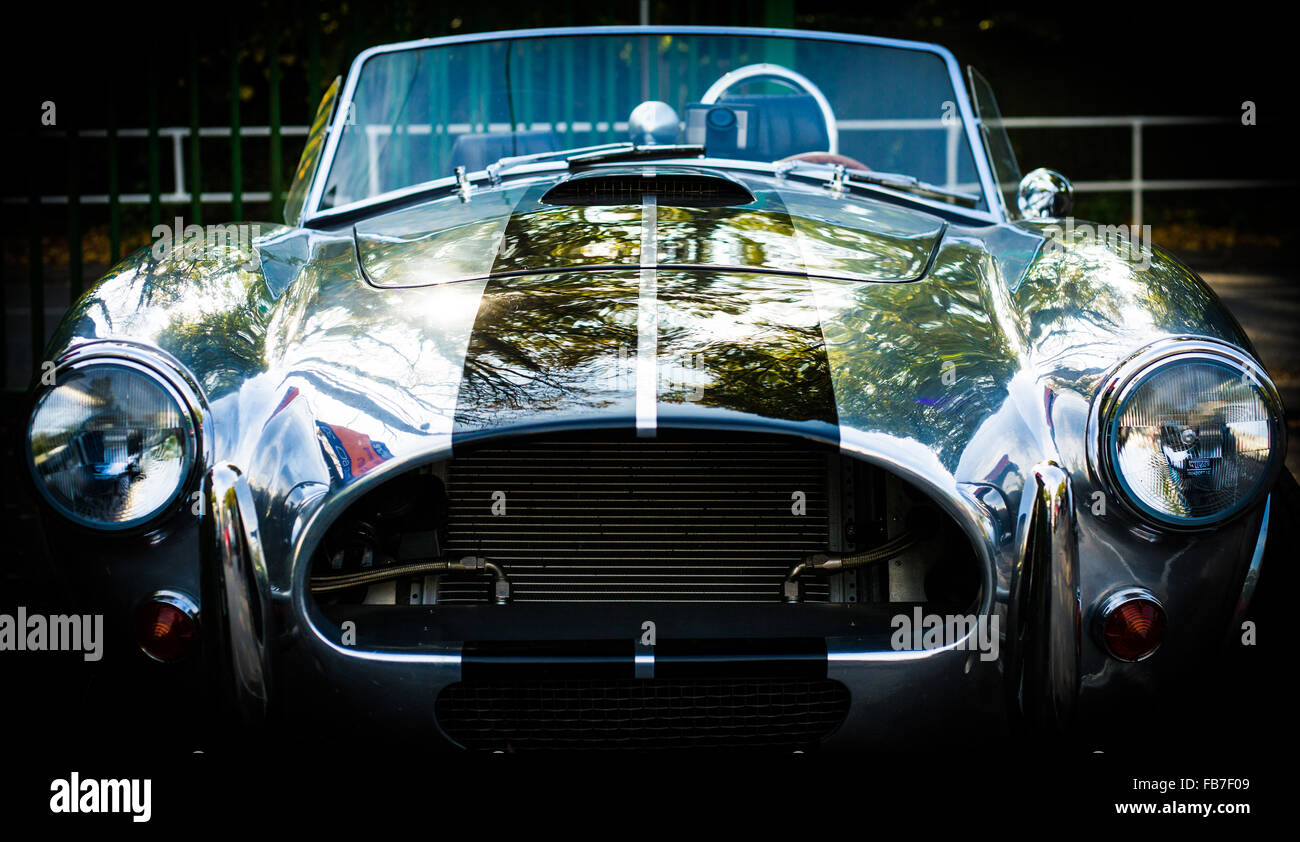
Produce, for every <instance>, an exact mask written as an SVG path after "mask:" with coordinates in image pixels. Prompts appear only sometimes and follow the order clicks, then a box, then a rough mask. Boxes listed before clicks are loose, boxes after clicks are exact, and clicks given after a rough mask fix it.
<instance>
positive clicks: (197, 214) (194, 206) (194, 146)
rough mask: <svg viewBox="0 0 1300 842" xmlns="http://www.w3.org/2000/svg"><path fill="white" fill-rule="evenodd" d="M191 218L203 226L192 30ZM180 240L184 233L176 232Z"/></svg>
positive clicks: (196, 55) (196, 62) (196, 66)
mask: <svg viewBox="0 0 1300 842" xmlns="http://www.w3.org/2000/svg"><path fill="white" fill-rule="evenodd" d="M189 188H190V216H191V217H193V219H192V220H191V222H192V223H193V224H194V225H202V224H203V170H202V168H201V166H200V161H199V45H198V42H197V38H196V36H195V33H194V30H193V28H191V30H190V183H189ZM174 236H175V237H176V238H177V239H180V238H181V237H182V236H183V232H181V231H176V232H174Z"/></svg>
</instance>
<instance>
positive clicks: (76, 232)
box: [68, 118, 82, 304]
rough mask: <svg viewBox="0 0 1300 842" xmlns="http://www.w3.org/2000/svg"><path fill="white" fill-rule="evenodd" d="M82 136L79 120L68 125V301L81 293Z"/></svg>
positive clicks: (73, 299) (72, 120)
mask: <svg viewBox="0 0 1300 842" xmlns="http://www.w3.org/2000/svg"><path fill="white" fill-rule="evenodd" d="M80 141H81V138H80V136H79V135H78V132H77V120H76V119H75V118H74V119H70V120H69V126H68V303H69V304H71V303H72V302H74V301H76V300H77V296H79V295H81V280H82V279H81V142H80Z"/></svg>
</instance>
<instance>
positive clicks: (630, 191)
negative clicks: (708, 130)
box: [542, 175, 754, 208]
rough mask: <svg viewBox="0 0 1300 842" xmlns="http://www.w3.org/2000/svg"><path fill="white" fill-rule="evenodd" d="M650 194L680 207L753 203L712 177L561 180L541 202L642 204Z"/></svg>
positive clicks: (734, 186) (738, 188) (731, 184)
mask: <svg viewBox="0 0 1300 842" xmlns="http://www.w3.org/2000/svg"><path fill="white" fill-rule="evenodd" d="M647 195H651V196H654V197H655V202H656V204H659V205H663V206H665V207H678V208H721V207H729V206H735V205H748V204H751V203H752V202H753V201H754V197H753V196H752V195H751V194H750V192H749V191H748V190H746V189H745V188H744V187H742V186H741V185H739V184H737V183H736V182H734V181H731V180H730V179H726V178H720V177H718V176H713V175H658V176H655V177H653V178H646V177H643V176H640V175H602V176H588V177H580V178H571V179H569V180H568V181H562V182H560V183H559V184H557V185H555V186H554V187H552V188H551V189H550V190H549V191H547V193H546V195H545V196H543V197H542V202H543V203H544V204H548V205H572V206H578V207H591V206H601V205H639V204H641V203H642V202H643V201H645V197H646V196H647Z"/></svg>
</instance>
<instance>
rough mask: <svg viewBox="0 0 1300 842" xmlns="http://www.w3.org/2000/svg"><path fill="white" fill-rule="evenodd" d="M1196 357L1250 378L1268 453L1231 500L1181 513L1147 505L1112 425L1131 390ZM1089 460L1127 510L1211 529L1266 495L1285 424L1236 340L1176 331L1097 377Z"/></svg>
mask: <svg viewBox="0 0 1300 842" xmlns="http://www.w3.org/2000/svg"><path fill="white" fill-rule="evenodd" d="M1188 362H1193V363H1194V362H1200V363H1207V364H1210V365H1214V366H1219V367H1223V368H1225V369H1228V370H1230V371H1232V372H1234V374H1235V376H1236V377H1238V378H1241V380H1242V382H1243V383H1248V384H1250V385H1251V386H1252V387H1253V388H1255V389H1256V390H1257V391H1258V392H1259V397H1260V398H1261V400H1262V401H1263V403H1264V405H1265V406H1266V407H1267V409H1268V413H1269V419H1268V435H1269V448H1270V450H1269V455H1268V463H1267V465H1266V466H1265V468H1264V470H1263V471H1262V472H1261V475H1260V478H1259V479H1258V481H1257V483H1256V486H1255V488H1254V489H1252V490H1251V491H1250V493H1248V494H1246V495H1244V496H1243V497H1242V498H1241V499H1239V500H1237V501H1236V502H1235V503H1233V504H1232V505H1230V506H1227V507H1225V508H1224V509H1222V510H1221V511H1218V512H1215V513H1214V514H1211V515H1206V516H1200V517H1180V516H1177V515H1173V514H1170V513H1167V512H1161V511H1159V510H1156V509H1154V508H1152V507H1151V506H1148V505H1146V504H1145V503H1143V501H1142V500H1141V499H1140V497H1139V495H1138V494H1136V493H1134V492H1133V491H1132V490H1131V488H1130V485H1129V483H1128V482H1127V481H1126V480H1125V478H1124V476H1123V475H1122V473H1121V472H1120V470H1119V468H1118V466H1117V465H1116V461H1117V451H1116V438H1117V437H1116V428H1117V424H1118V420H1119V416H1120V414H1121V411H1122V410H1123V409H1124V408H1125V407H1126V405H1127V403H1128V400H1129V398H1130V397H1131V396H1132V395H1133V394H1134V393H1135V392H1136V390H1137V389H1138V388H1139V387H1141V386H1143V385H1145V384H1146V383H1147V382H1148V381H1150V380H1151V379H1152V378H1153V377H1154V376H1155V375H1157V374H1160V373H1163V372H1166V371H1168V370H1169V369H1170V368H1171V367H1173V366H1176V365H1180V364H1184V363H1188ZM1087 448H1088V463H1089V467H1090V468H1091V470H1092V473H1093V476H1094V478H1096V479H1097V480H1098V481H1099V482H1100V485H1101V487H1102V488H1103V489H1104V490H1105V491H1106V492H1107V494H1108V495H1109V496H1110V497H1111V498H1112V499H1115V500H1118V501H1119V502H1120V504H1121V505H1122V506H1123V508H1124V509H1125V510H1126V511H1127V512H1128V513H1130V514H1132V515H1135V516H1137V517H1138V518H1140V519H1141V520H1143V521H1146V522H1147V523H1150V524H1154V525H1156V526H1158V527H1160V528H1161V529H1165V530H1177V531H1196V530H1204V529H1212V528H1215V527H1218V526H1220V525H1221V524H1223V523H1225V522H1227V521H1229V520H1231V519H1232V518H1234V517H1236V516H1237V515H1239V514H1241V513H1242V512H1244V511H1246V510H1248V509H1249V508H1250V507H1251V506H1252V505H1254V504H1255V503H1257V502H1259V501H1260V500H1261V499H1263V497H1264V496H1266V495H1267V493H1268V490H1269V489H1270V488H1271V487H1272V485H1273V481H1274V480H1275V479H1276V478H1277V475H1278V473H1279V471H1281V468H1282V463H1283V460H1284V458H1285V454H1286V424H1285V419H1284V417H1283V409H1282V399H1281V397H1280V396H1279V394H1278V391H1277V388H1276V387H1275V386H1274V385H1273V381H1272V380H1270V379H1269V377H1268V375H1267V374H1266V373H1265V372H1264V369H1263V366H1261V365H1260V364H1259V362H1258V361H1256V360H1255V359H1254V358H1253V357H1251V356H1250V355H1249V354H1247V353H1246V352H1244V351H1242V350H1241V349H1240V348H1237V347H1236V346H1233V345H1229V344H1228V343H1226V342H1222V341H1220V340H1217V339H1211V338H1208V337H1203V336H1176V337H1168V338H1165V339H1161V340H1159V341H1157V342H1155V343H1152V344H1151V345H1148V346H1146V347H1145V348H1142V349H1141V350H1139V351H1138V352H1137V353H1135V354H1133V355H1132V356H1130V357H1129V358H1128V359H1126V360H1124V361H1123V362H1121V363H1120V364H1119V365H1118V366H1116V367H1115V368H1114V369H1112V370H1111V371H1110V372H1109V373H1108V374H1107V375H1106V376H1105V377H1104V378H1103V380H1102V382H1101V384H1100V386H1099V387H1098V389H1097V392H1096V395H1095V396H1094V398H1093V401H1092V410H1091V412H1090V414H1089V418H1088V432H1087Z"/></svg>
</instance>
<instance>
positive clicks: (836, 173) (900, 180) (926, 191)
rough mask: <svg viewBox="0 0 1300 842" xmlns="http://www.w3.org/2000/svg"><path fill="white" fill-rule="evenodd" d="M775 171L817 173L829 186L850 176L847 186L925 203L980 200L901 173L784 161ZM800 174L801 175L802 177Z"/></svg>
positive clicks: (968, 204) (969, 204)
mask: <svg viewBox="0 0 1300 842" xmlns="http://www.w3.org/2000/svg"><path fill="white" fill-rule="evenodd" d="M778 169H779V170H780V171H781V172H783V173H789V172H795V173H796V174H802V173H808V174H811V173H810V172H809V171H811V172H816V173H819V174H825V175H827V176H828V177H829V178H828V180H829V181H831V182H832V183H834V182H835V179H836V178H837V177H840V178H842V176H843V175H847V176H849V183H850V184H852V183H853V182H857V183H859V184H872V185H875V186H876V187H888V188H889V189H891V190H900V191H902V192H904V193H911V194H913V195H916V196H923V197H925V198H927V199H939V200H942V201H946V202H954V203H956V204H959V205H964V206H965V207H970V208H974V207H978V206H979V203H980V197H979V196H978V195H977V194H974V193H964V192H962V191H960V190H949V189H948V188H946V187H940V186H938V185H937V184H929V183H927V182H924V181H921V180H920V179H918V178H916V177H915V176H910V175H903V174H902V173H892V172H878V171H876V170H859V169H853V168H851V167H844V166H842V165H839V164H821V163H814V162H812V161H787V162H783V163H782V164H779V165H778ZM801 171H802V173H801Z"/></svg>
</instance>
